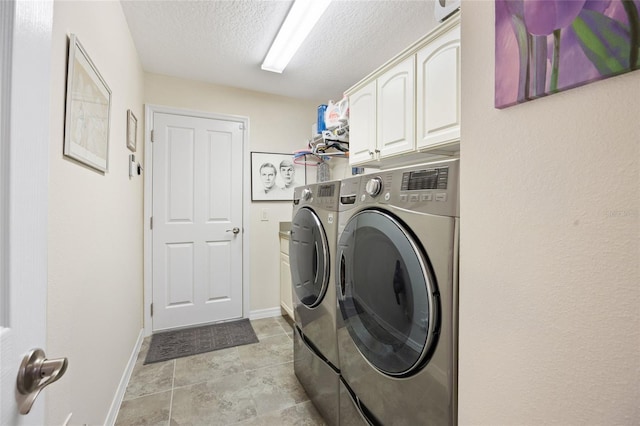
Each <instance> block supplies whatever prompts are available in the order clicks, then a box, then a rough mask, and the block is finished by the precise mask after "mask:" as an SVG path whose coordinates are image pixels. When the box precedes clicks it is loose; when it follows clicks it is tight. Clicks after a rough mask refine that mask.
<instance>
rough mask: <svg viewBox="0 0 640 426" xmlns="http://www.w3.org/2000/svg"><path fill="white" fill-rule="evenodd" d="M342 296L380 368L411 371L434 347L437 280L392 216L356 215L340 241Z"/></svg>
mask: <svg viewBox="0 0 640 426" xmlns="http://www.w3.org/2000/svg"><path fill="white" fill-rule="evenodd" d="M337 268H338V269H337V271H338V273H337V275H338V278H337V279H338V300H339V305H340V311H341V315H342V318H343V319H344V323H345V326H346V327H347V329H348V331H349V334H350V335H351V338H352V339H353V340H354V342H355V344H356V346H357V347H358V350H359V351H360V353H361V354H362V355H363V356H364V357H365V358H366V359H367V360H368V361H369V362H370V363H371V364H372V365H373V366H375V367H376V368H377V369H379V370H380V371H381V372H383V373H386V374H388V375H391V376H400V377H403V376H408V375H411V374H412V373H414V372H416V371H417V370H419V369H420V368H421V367H422V366H423V365H424V364H425V363H426V362H427V361H428V358H429V356H430V354H431V352H432V349H433V347H434V346H435V343H436V339H437V331H438V327H439V315H438V313H439V308H438V297H437V289H436V283H435V280H434V278H433V277H434V275H433V273H432V271H431V267H430V265H429V262H428V259H427V258H426V256H425V255H424V253H423V249H422V248H421V246H420V244H419V243H418V242H417V241H416V239H415V238H414V237H413V234H412V233H411V231H409V230H408V229H407V228H406V227H405V226H404V225H403V224H402V222H401V221H400V220H398V219H397V218H395V217H394V216H393V215H391V214H389V213H386V212H382V211H378V210H364V211H362V212H360V213H358V214H356V215H354V216H353V217H352V218H351V219H350V220H349V221H348V222H347V225H346V227H345V229H344V231H343V232H342V233H341V236H340V241H339V243H338V260H337Z"/></svg>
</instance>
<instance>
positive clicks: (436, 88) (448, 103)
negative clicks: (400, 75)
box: [417, 26, 460, 149]
mask: <svg viewBox="0 0 640 426" xmlns="http://www.w3.org/2000/svg"><path fill="white" fill-rule="evenodd" d="M417 60H418V76H417V80H418V81H417V89H418V90H417V93H418V95H417V96H418V105H417V117H418V123H417V132H418V137H417V139H418V149H420V148H426V147H430V146H435V145H442V144H445V143H449V142H454V141H459V140H460V26H457V27H455V28H453V29H452V30H451V31H448V32H447V33H445V34H444V35H443V36H442V37H439V38H438V39H436V40H435V41H433V42H432V43H430V44H429V45H427V46H425V47H424V49H422V50H421V51H419V52H418V55H417Z"/></svg>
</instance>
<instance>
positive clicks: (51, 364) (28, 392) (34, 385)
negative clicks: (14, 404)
mask: <svg viewBox="0 0 640 426" xmlns="http://www.w3.org/2000/svg"><path fill="white" fill-rule="evenodd" d="M68 364H69V363H68V361H67V358H57V359H47V358H45V354H44V351H43V350H42V349H39V348H38V349H32V350H31V351H30V352H29V353H28V354H27V355H25V357H24V358H23V359H22V363H21V364H20V369H19V370H18V379H17V381H16V387H17V388H18V393H17V395H16V399H17V400H18V406H19V408H20V414H29V411H31V406H32V405H33V403H34V401H35V400H36V398H37V397H38V395H39V394H40V391H41V390H42V389H44V388H45V387H46V386H49V385H50V384H51V383H53V382H55V381H56V380H58V379H59V378H60V377H62V375H63V374H64V373H65V371H67V365H68Z"/></svg>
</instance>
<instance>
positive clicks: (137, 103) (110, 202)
mask: <svg viewBox="0 0 640 426" xmlns="http://www.w3.org/2000/svg"><path fill="white" fill-rule="evenodd" d="M69 33H75V34H76V35H77V36H78V37H79V39H80V42H81V43H82V44H83V46H84V47H85V49H86V50H87V52H88V54H89V56H90V57H91V59H92V60H93V62H94V63H95V65H96V66H97V68H98V69H99V71H100V73H101V74H102V76H103V78H104V79H105V80H106V82H107V84H108V85H109V87H110V88H111V91H112V99H111V124H110V129H109V171H108V172H107V173H106V174H102V173H99V172H96V171H94V170H91V169H89V168H86V167H84V166H82V165H79V164H78V163H77V162H75V161H73V160H70V159H67V158H65V157H64V156H63V154H62V152H63V137H64V106H65V84H66V59H67V36H68V34H69ZM52 53H53V54H52V87H51V147H50V176H49V188H50V189H49V190H50V192H49V288H48V313H47V322H48V331H47V336H48V339H47V340H48V341H47V354H48V355H49V356H52V357H58V356H67V357H68V358H69V369H68V370H67V373H66V374H65V376H64V378H63V379H62V380H60V381H59V382H57V383H56V384H55V385H53V386H52V387H50V388H48V390H47V391H45V393H46V395H47V424H62V423H63V422H64V420H65V418H66V417H67V415H68V414H69V413H71V412H72V413H73V416H72V418H71V424H102V423H104V421H105V418H106V416H107V414H108V411H109V407H110V405H111V402H112V400H113V397H114V394H115V393H116V389H117V387H118V384H119V381H120V378H121V376H122V374H123V372H124V370H125V366H126V365H127V362H128V360H129V357H130V355H131V351H132V350H133V348H134V345H135V343H136V339H137V337H138V334H139V332H140V330H141V328H142V288H143V286H142V283H143V280H142V265H143V263H142V259H143V258H142V254H143V252H142V206H143V204H142V201H143V187H142V183H143V181H142V177H135V178H133V179H131V180H129V175H128V164H127V156H128V155H129V154H130V151H129V150H128V149H127V147H126V142H125V141H126V119H127V109H132V110H133V112H134V114H135V115H136V116H137V117H138V120H139V129H138V141H139V143H138V151H137V152H136V156H137V157H139V158H142V157H143V152H142V148H143V144H142V143H140V138H141V137H142V130H141V124H142V117H143V101H142V95H143V78H144V74H143V71H142V67H141V65H140V62H139V60H138V56H137V52H136V50H135V47H134V45H133V42H132V40H131V36H130V33H129V29H128V27H127V23H126V21H125V18H124V15H123V13H122V10H121V6H120V3H119V2H114V1H108V2H81V1H78V2H76V1H74V2H70V1H56V2H55V3H54V22H53V46H52Z"/></svg>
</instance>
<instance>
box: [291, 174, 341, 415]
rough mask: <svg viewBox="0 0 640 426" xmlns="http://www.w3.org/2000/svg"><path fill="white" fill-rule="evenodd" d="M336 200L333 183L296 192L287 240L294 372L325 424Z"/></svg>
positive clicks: (331, 403)
mask: <svg viewBox="0 0 640 426" xmlns="http://www.w3.org/2000/svg"><path fill="white" fill-rule="evenodd" d="M339 195H340V182H339V181H332V182H323V183H318V184H312V185H307V186H303V187H298V188H296V189H295V190H294V197H293V203H294V206H293V218H292V221H291V238H290V240H289V256H290V259H289V260H290V265H291V280H292V292H293V311H294V322H295V333H294V370H295V373H296V376H297V377H298V380H299V381H300V383H301V384H302V386H303V387H304V388H305V390H306V392H307V394H308V395H309V398H310V399H311V401H312V402H313V403H314V405H315V406H316V408H317V409H318V411H319V412H320V414H321V415H322V416H323V418H324V419H325V421H326V422H327V423H328V424H329V425H337V424H338V422H339V420H338V412H339V410H338V404H339V395H338V392H339V381H340V376H339V358H338V349H337V340H336V311H337V309H336V306H337V302H336V290H335V278H334V268H335V262H334V259H335V249H336V239H337V229H338V228H337V227H338V197H339Z"/></svg>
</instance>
